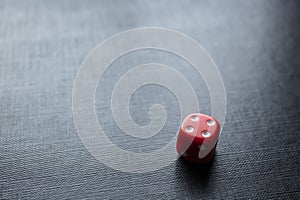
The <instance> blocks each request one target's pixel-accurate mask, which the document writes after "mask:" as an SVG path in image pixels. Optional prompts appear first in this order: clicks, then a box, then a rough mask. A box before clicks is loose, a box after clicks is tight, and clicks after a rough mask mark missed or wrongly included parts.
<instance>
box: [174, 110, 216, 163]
mask: <svg viewBox="0 0 300 200" xmlns="http://www.w3.org/2000/svg"><path fill="white" fill-rule="evenodd" d="M219 131H220V124H219V122H218V121H217V120H216V119H215V118H213V117H211V116H208V115H204V114H200V113H193V114H190V115H188V116H187V117H186V118H185V119H184V120H183V122H182V124H181V126H180V130H179V133H178V138H177V143H176V150H177V152H178V154H179V155H180V156H181V158H182V159H184V160H187V161H190V162H193V163H199V164H201V163H203V164H204V163H209V162H210V161H211V160H212V158H213V156H214V153H215V149H216V146H217V141H218V137H219Z"/></svg>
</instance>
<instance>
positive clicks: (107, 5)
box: [0, 0, 300, 199]
mask: <svg viewBox="0 0 300 200" xmlns="http://www.w3.org/2000/svg"><path fill="white" fill-rule="evenodd" d="M299 9H300V2H299V1H291V0H287V1H283V0H282V1H278V0H270V1H267V0H253V1H240V0H235V1H232V0H229V1H171V0H170V1H142V0H141V1H121V0H119V1H79V0H78V1H47V2H46V1H44V2H42V1H31V0H29V1H0V198H1V199H16V198H22V199H25V198H26V199H27V198H32V199H33V198H34V199H45V198H46V199H48V198H52V199H61V198H72V199H77V198H78V199H79V198H100V199H108V198H110V199H115V198H130V199H136V198H138V199H156V198H168V199H174V198H180V199H185V198H188V199H199V198H230V197H233V198H242V197H244V198H256V197H260V198H262V199H264V198H276V197H281V198H283V197H285V198H286V197H291V198H292V197H294V198H297V197H298V198H299V197H300V188H299V185H300V169H299V167H300V163H299V150H300V147H299V144H300V142H299V132H300V105H299V102H300V87H299V84H300V82H299V80H300V79H299V77H300V56H299V53H300V34H299V33H300V28H299V27H300V26H299V22H300V12H299ZM145 26H158V27H166V28H171V29H174V30H177V31H181V32H183V33H185V34H187V35H189V36H191V37H192V38H194V39H195V40H196V41H198V42H199V43H201V44H202V45H203V46H204V47H205V48H206V49H207V50H208V52H209V53H210V55H211V56H212V58H213V59H214V61H215V62H216V64H217V65H218V67H219V70H220V72H221V75H222V77H223V81H224V84H225V88H226V93H227V116H226V123H225V126H224V129H223V132H222V134H221V136H220V139H219V143H218V147H217V152H216V156H215V159H214V162H213V163H212V165H211V168H205V167H195V166H190V165H187V164H185V163H183V162H182V161H180V160H177V161H175V162H173V163H171V164H170V165H169V166H167V167H165V168H163V169H160V170H158V171H155V172H151V173H146V174H131V173H123V172H120V171H116V170H113V169H110V168H108V167H106V166H105V165H103V164H102V163H100V162H99V161H98V160H96V159H95V158H94V157H92V155H90V154H89V153H88V151H87V150H86V149H85V148H84V146H83V145H82V143H81V141H80V139H79V137H78V134H77V131H76V129H75V126H74V122H73V117H72V109H71V105H72V87H73V83H74V80H75V76H76V73H77V70H78V69H79V67H80V64H81V63H82V61H83V59H84V58H85V56H86V55H87V54H88V53H89V52H90V51H91V49H92V48H94V47H95V46H96V45H97V44H98V43H100V42H101V41H103V40H104V39H106V38H107V37H109V36H111V35H113V34H116V33H118V32H120V31H124V30H127V29H130V28H136V27H145ZM150 61H152V62H153V61H155V62H162V63H165V64H169V65H170V66H174V67H175V68H176V69H177V70H179V71H180V72H182V74H184V75H185V76H186V77H187V78H188V79H189V80H190V81H191V83H192V85H193V86H194V87H195V91H196V92H197V95H198V97H199V101H200V102H201V105H200V112H203V113H207V114H210V98H209V95H208V92H207V88H206V86H205V84H204V83H203V80H202V78H201V77H199V76H198V75H197V74H195V73H194V71H193V69H192V67H191V66H189V65H188V64H186V63H183V62H182V61H181V60H180V59H179V58H177V57H175V56H173V55H169V54H167V53H162V52H157V51H141V52H136V53H135V54H132V55H131V54H130V55H128V56H127V57H124V58H121V59H120V60H118V61H117V62H116V63H114V64H113V65H112V66H111V68H109V70H108V71H107V72H106V75H105V77H103V80H101V81H103V83H105V84H104V86H103V87H100V86H99V87H98V89H97V93H96V94H97V95H96V108H97V114H98V118H99V122H100V123H101V125H102V126H103V127H104V129H105V130H106V132H107V135H108V136H109V137H110V139H111V140H112V141H113V142H114V143H115V144H117V145H118V146H120V147H121V148H124V149H127V150H131V151H137V152H143V151H152V150H155V149H158V148H161V147H162V146H163V145H165V144H166V143H167V142H168V141H169V140H170V138H171V137H174V136H176V131H177V129H178V127H179V124H180V118H179V116H178V114H179V105H178V102H177V100H176V98H175V97H174V96H173V95H172V94H171V93H170V92H169V91H167V90H166V89H164V88H161V87H159V86H153V85H150V86H145V87H144V88H141V89H140V90H138V91H137V92H136V93H135V94H134V96H133V97H132V101H131V102H130V106H131V112H132V117H133V119H134V120H136V122H137V123H138V124H147V122H149V118H148V117H147V110H148V109H149V106H151V105H152V104H153V103H161V104H163V105H165V106H166V108H167V111H168V121H167V124H166V126H165V127H164V129H163V130H162V131H161V132H160V133H159V134H158V135H157V136H155V137H153V138H151V139H149V140H144V141H143V140H136V139H134V138H130V137H129V136H128V135H126V134H124V133H122V131H120V130H119V129H118V128H117V126H116V125H115V123H114V121H113V119H112V116H111V111H110V107H109V106H110V104H109V103H110V95H111V88H112V87H113V85H114V83H115V81H116V80H118V78H119V77H120V76H121V75H122V73H124V72H126V71H127V70H128V69H130V68H131V67H132V66H135V65H137V64H142V63H147V62H150ZM157 94H159V95H157ZM99 116H100V117H99ZM112 159H113V158H112Z"/></svg>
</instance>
